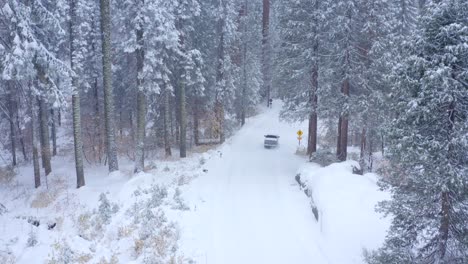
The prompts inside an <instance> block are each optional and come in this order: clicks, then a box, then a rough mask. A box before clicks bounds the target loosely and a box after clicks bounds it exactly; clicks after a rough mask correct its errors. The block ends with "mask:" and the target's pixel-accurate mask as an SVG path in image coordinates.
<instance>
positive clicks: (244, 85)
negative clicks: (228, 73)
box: [240, 0, 248, 126]
mask: <svg viewBox="0 0 468 264" xmlns="http://www.w3.org/2000/svg"><path fill="white" fill-rule="evenodd" d="M240 15H241V19H242V20H243V21H242V20H241V21H242V22H243V23H242V36H243V39H242V42H243V43H242V95H241V96H242V97H241V100H242V105H241V126H244V125H245V115H246V111H247V109H246V108H247V102H246V101H247V78H248V76H247V19H246V18H247V1H246V0H244V3H243V4H242V7H241V12H240Z"/></svg>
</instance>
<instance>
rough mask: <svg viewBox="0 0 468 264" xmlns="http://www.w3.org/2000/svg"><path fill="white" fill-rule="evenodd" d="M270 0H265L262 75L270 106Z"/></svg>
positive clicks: (266, 97)
mask: <svg viewBox="0 0 468 264" xmlns="http://www.w3.org/2000/svg"><path fill="white" fill-rule="evenodd" d="M269 31H270V0H263V15H262V75H263V87H264V88H263V90H264V93H265V99H266V100H267V106H270V98H271V83H270V41H269V34H270V33H269Z"/></svg>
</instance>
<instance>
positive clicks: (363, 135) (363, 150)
mask: <svg viewBox="0 0 468 264" xmlns="http://www.w3.org/2000/svg"><path fill="white" fill-rule="evenodd" d="M365 153H366V128H365V127H363V128H362V132H361V154H360V158H361V159H364V157H365Z"/></svg>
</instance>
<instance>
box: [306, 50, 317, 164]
mask: <svg viewBox="0 0 468 264" xmlns="http://www.w3.org/2000/svg"><path fill="white" fill-rule="evenodd" d="M316 49H318V47H317V48H316ZM317 90H318V66H317V65H315V66H314V67H313V69H312V83H311V90H310V98H309V100H310V107H311V109H310V116H309V133H308V135H309V137H308V142H307V154H308V155H309V156H310V155H312V153H314V152H316V151H317V101H318V100H317Z"/></svg>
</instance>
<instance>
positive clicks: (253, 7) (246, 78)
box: [235, 1, 263, 125]
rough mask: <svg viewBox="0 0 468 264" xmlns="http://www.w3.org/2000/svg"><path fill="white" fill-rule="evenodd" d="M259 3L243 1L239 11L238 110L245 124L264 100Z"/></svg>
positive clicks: (236, 105) (241, 121)
mask: <svg viewBox="0 0 468 264" xmlns="http://www.w3.org/2000/svg"><path fill="white" fill-rule="evenodd" d="M260 8H261V6H260V5H259V3H255V2H250V1H242V2H241V4H240V11H239V26H238V30H239V38H238V41H239V49H238V52H239V60H238V64H239V68H240V71H241V72H240V74H241V77H240V80H239V84H238V87H237V89H236V101H235V109H236V113H237V116H238V118H239V119H240V123H241V125H244V124H245V118H246V116H247V115H248V114H250V113H252V112H253V110H254V108H255V106H256V105H257V103H258V102H259V101H260V89H261V87H262V80H263V79H262V72H261V63H260V62H261V56H262V55H261V54H262V49H261V47H262V46H261V38H260V37H259V36H261V27H260V25H261V21H260V19H261V18H260V15H259V14H260V12H257V11H258V10H259V9H260Z"/></svg>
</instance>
